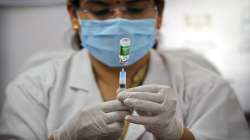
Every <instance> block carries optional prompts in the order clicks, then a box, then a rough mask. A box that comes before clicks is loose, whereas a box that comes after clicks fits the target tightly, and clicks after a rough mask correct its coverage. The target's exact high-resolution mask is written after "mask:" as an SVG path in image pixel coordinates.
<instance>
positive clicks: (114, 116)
mask: <svg viewBox="0 0 250 140" xmlns="http://www.w3.org/2000/svg"><path fill="white" fill-rule="evenodd" d="M129 114H130V112H128V111H116V112H109V113H106V114H105V116H106V117H105V119H106V123H108V124H110V123H114V122H123V121H124V119H125V116H126V115H129Z"/></svg>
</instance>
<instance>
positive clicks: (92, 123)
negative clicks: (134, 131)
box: [52, 100, 129, 140]
mask: <svg viewBox="0 0 250 140" xmlns="http://www.w3.org/2000/svg"><path fill="white" fill-rule="evenodd" d="M128 114H129V108H128V107H126V106H124V105H123V104H122V103H121V102H120V101H118V100H113V101H108V102H104V103H101V104H99V105H96V106H93V107H89V108H82V109H81V110H80V111H79V112H78V113H77V114H76V115H75V116H74V117H73V118H72V119H71V120H70V121H69V122H67V123H66V124H64V125H63V126H62V127H61V128H59V129H58V130H56V131H55V132H54V133H53V134H52V135H53V137H54V139H55V140H111V139H112V140H115V139H118V138H119V137H120V136H121V134H122V129H123V121H124V118H125V116H126V115H128Z"/></svg>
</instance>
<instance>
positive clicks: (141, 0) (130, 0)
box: [126, 0, 150, 4]
mask: <svg viewBox="0 0 250 140" xmlns="http://www.w3.org/2000/svg"><path fill="white" fill-rule="evenodd" d="M147 1H150V0H127V1H126V3H129V4H132V3H136V2H147Z"/></svg>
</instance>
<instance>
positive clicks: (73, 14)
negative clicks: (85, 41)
mask: <svg viewBox="0 0 250 140" xmlns="http://www.w3.org/2000/svg"><path fill="white" fill-rule="evenodd" d="M67 10H68V14H69V17H70V20H71V25H72V28H73V30H74V31H75V32H79V31H80V23H79V20H78V17H77V14H76V11H75V9H74V8H73V5H71V4H67Z"/></svg>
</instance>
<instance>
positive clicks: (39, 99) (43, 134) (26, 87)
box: [0, 68, 52, 140]
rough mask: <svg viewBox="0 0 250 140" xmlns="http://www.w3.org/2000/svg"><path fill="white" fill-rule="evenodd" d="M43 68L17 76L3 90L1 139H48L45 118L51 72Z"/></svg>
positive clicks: (0, 117) (0, 116)
mask: <svg viewBox="0 0 250 140" xmlns="http://www.w3.org/2000/svg"><path fill="white" fill-rule="evenodd" d="M43 70H44V69H43V68H37V69H35V70H33V71H30V72H27V73H26V74H24V75H22V76H21V77H19V78H18V79H17V80H15V81H14V82H13V83H11V84H10V85H9V86H8V87H7V90H6V94H5V99H4V102H3V108H2V112H1V114H0V124H1V125H0V139H1V140H2V139H3V140H4V139H25V140H45V139H47V125H46V118H47V113H48V97H47V96H48V94H47V93H48V91H49V85H50V84H49V83H50V82H48V81H51V77H52V76H51V75H46V74H45V73H46V72H45V73H44V71H43Z"/></svg>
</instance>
